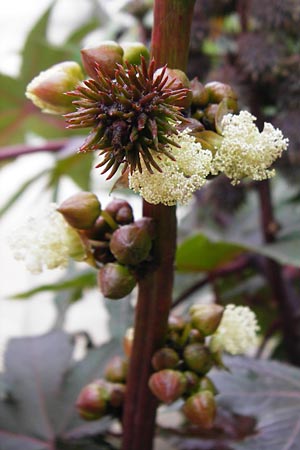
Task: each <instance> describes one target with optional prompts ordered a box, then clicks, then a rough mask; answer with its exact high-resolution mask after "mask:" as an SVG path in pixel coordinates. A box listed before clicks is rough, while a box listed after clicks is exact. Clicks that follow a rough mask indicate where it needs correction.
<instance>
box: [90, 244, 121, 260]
mask: <svg viewBox="0 0 300 450" xmlns="http://www.w3.org/2000/svg"><path fill="white" fill-rule="evenodd" d="M93 256H94V259H95V260H96V261H97V262H99V263H101V264H107V263H110V262H114V261H115V260H116V259H115V257H114V255H113V254H112V253H111V251H110V250H109V247H96V248H95V249H93Z"/></svg>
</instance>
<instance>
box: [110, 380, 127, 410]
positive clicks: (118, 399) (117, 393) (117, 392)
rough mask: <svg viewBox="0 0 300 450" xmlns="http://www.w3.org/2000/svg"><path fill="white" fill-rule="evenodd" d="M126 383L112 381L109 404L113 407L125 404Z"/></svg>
mask: <svg viewBox="0 0 300 450" xmlns="http://www.w3.org/2000/svg"><path fill="white" fill-rule="evenodd" d="M125 391H126V386H125V384H121V383H111V384H110V385H109V404H110V406H112V407H113V408H120V407H121V406H123V404H124V399H125Z"/></svg>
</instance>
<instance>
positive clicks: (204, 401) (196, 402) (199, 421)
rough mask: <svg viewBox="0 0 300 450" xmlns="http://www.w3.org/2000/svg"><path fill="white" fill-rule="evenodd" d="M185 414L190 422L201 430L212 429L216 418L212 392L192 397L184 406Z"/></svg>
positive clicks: (204, 392)
mask: <svg viewBox="0 0 300 450" xmlns="http://www.w3.org/2000/svg"><path fill="white" fill-rule="evenodd" d="M183 413H184V415H185V416H186V417H187V418H188V420H189V421H190V422H192V423H194V424H195V425H198V426H199V427H200V428H205V429H209V428H211V427H212V426H213V422H214V419H215V416H216V402H215V399H214V396H213V394H212V393H211V392H210V391H202V392H197V393H196V394H194V395H192V396H191V397H189V398H188V399H187V400H186V402H185V404H184V405H183Z"/></svg>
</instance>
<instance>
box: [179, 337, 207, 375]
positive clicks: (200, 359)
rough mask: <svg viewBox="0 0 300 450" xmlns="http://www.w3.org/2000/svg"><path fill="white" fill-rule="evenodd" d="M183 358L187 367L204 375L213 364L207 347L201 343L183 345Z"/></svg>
mask: <svg viewBox="0 0 300 450" xmlns="http://www.w3.org/2000/svg"><path fill="white" fill-rule="evenodd" d="M183 358H184V362H185V363H186V365H187V366H188V367H189V369H191V370H193V371H194V372H196V373H198V374H201V375H205V374H206V373H207V372H208V371H209V370H210V369H211V368H212V366H213V359H212V356H211V353H210V351H209V349H208V348H207V347H205V346H204V345H203V344H198V343H195V344H189V345H187V346H186V347H185V349H184V352H183Z"/></svg>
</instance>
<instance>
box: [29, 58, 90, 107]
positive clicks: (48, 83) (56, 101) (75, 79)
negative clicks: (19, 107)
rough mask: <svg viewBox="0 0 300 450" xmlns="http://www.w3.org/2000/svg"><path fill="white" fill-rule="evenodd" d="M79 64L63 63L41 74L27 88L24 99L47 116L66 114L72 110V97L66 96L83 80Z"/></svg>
mask: <svg viewBox="0 0 300 450" xmlns="http://www.w3.org/2000/svg"><path fill="white" fill-rule="evenodd" d="M83 78H84V77H83V73H82V71H81V68H80V66H79V64H77V63H76V62H74V61H64V62H62V63H59V64H55V65H54V66H52V67H50V68H49V69H47V70H45V71H43V72H41V73H40V74H39V75H38V76H37V77H35V78H34V79H33V80H32V81H31V82H30V83H29V84H28V86H27V89H26V97H27V98H29V99H30V100H31V101H32V102H33V104H34V105H35V106H37V107H38V108H40V109H42V111H43V112H45V113H49V114H67V113H68V112H71V111H73V110H74V106H73V104H72V102H73V100H74V97H72V96H70V95H66V92H69V91H72V90H73V89H75V88H76V86H77V85H78V84H79V83H80V82H81V81H82V80H83Z"/></svg>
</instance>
